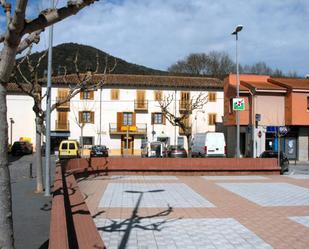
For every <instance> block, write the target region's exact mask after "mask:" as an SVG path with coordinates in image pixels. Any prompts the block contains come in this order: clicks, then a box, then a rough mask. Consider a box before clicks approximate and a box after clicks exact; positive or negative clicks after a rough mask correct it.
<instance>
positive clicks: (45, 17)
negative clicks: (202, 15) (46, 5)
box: [23, 0, 98, 34]
mask: <svg viewBox="0 0 309 249" xmlns="http://www.w3.org/2000/svg"><path fill="white" fill-rule="evenodd" d="M95 1H98V0H78V1H68V5H67V6H65V7H62V8H59V9H56V8H55V9H47V10H45V11H42V12H41V13H40V15H39V16H38V17H37V18H35V19H33V20H31V21H29V22H27V23H26V24H25V28H24V30H23V34H29V33H32V32H34V31H36V30H39V29H44V28H46V27H48V26H50V25H52V24H54V23H57V22H59V21H61V20H63V19H65V18H66V17H68V16H71V15H75V14H76V13H77V12H78V11H80V10H81V9H83V8H84V7H86V6H88V5H91V4H93V3H94V2H95Z"/></svg>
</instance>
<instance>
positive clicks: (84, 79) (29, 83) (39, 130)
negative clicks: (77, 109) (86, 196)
mask: <svg viewBox="0 0 309 249" xmlns="http://www.w3.org/2000/svg"><path fill="white" fill-rule="evenodd" d="M30 52H31V49H29V52H28V53H27V55H26V56H25V57H24V58H23V59H22V60H20V61H19V62H18V63H17V65H16V71H15V72H16V73H15V74H14V79H15V83H16V84H17V85H18V87H19V88H20V89H21V91H22V92H23V93H25V94H26V95H28V96H30V97H31V98H32V99H33V101H34V104H33V108H32V109H33V111H34V113H35V125H36V139H35V148H36V150H35V156H34V164H35V166H36V176H37V177H36V192H39V193H40V192H42V191H43V171H42V147H41V144H42V134H43V133H44V131H45V128H44V121H45V116H46V110H44V109H43V108H42V101H43V100H44V98H45V97H46V94H44V95H43V96H42V90H41V88H42V86H41V84H40V83H39V82H38V79H37V75H38V68H39V66H40V63H41V61H42V59H43V58H44V57H45V56H46V54H47V52H45V53H43V54H42V55H41V56H40V57H39V59H38V60H37V62H36V63H35V65H33V62H32V61H31V60H30V57H29V55H30ZM96 59H97V66H96V70H95V71H94V72H90V71H89V72H88V73H86V74H80V72H79V69H78V53H76V56H75V60H74V65H75V69H76V77H77V78H78V82H77V83H76V84H69V83H68V82H67V80H66V78H67V74H66V72H67V70H66V68H65V67H63V69H64V75H63V81H64V83H65V84H66V85H68V86H69V91H68V94H67V95H66V96H65V97H64V98H61V99H57V101H56V102H55V103H54V104H53V105H52V107H51V111H54V110H55V109H56V108H57V107H59V106H61V105H63V104H65V103H67V102H69V101H70V100H71V99H72V98H73V97H75V96H76V95H77V94H78V93H80V92H81V91H85V90H97V89H98V88H100V87H102V85H103V83H104V78H103V80H102V81H100V82H98V83H97V84H93V77H94V76H95V75H96V74H97V73H98V69H99V56H98V55H97V58H96ZM23 64H26V68H27V69H28V73H26V72H25V71H23V70H22V69H21V68H22V65H23ZM27 74H28V75H30V76H29V77H27V76H26V75H27ZM20 79H21V81H20Z"/></svg>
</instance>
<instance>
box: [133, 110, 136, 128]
mask: <svg viewBox="0 0 309 249" xmlns="http://www.w3.org/2000/svg"><path fill="white" fill-rule="evenodd" d="M132 126H136V113H135V112H133V120H132Z"/></svg>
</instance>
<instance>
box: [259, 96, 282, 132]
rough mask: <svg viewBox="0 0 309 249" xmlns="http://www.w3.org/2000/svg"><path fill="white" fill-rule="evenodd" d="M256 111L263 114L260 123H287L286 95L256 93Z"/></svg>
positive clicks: (270, 124)
mask: <svg viewBox="0 0 309 249" xmlns="http://www.w3.org/2000/svg"><path fill="white" fill-rule="evenodd" d="M255 113H259V114H261V121H260V122H259V125H265V126H280V125H285V100H284V96H274V95H271V96H267V95H255Z"/></svg>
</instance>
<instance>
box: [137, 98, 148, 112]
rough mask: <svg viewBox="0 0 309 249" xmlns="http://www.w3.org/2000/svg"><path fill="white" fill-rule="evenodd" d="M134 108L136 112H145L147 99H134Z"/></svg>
mask: <svg viewBox="0 0 309 249" xmlns="http://www.w3.org/2000/svg"><path fill="white" fill-rule="evenodd" d="M134 110H135V111H136V112H147V111H148V100H134Z"/></svg>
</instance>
